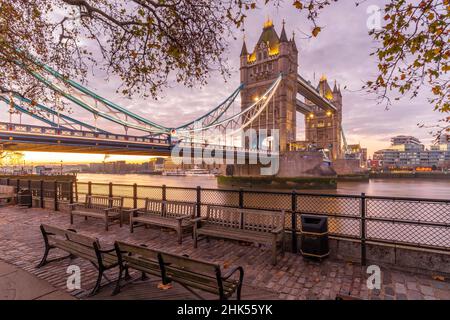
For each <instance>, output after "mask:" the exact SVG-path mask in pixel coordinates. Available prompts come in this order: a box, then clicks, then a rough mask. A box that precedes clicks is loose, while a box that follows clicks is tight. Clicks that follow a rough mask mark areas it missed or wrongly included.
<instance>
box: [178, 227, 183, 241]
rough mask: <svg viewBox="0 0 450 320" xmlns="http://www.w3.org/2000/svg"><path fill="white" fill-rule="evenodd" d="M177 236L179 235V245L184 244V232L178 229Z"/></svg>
mask: <svg viewBox="0 0 450 320" xmlns="http://www.w3.org/2000/svg"><path fill="white" fill-rule="evenodd" d="M177 234H178V244H182V243H183V230H182V229H177Z"/></svg>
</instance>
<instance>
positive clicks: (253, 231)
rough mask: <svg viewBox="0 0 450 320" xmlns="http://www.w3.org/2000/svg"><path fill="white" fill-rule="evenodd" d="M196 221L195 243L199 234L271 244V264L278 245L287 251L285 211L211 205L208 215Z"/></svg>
mask: <svg viewBox="0 0 450 320" xmlns="http://www.w3.org/2000/svg"><path fill="white" fill-rule="evenodd" d="M193 221H194V222H196V223H194V247H195V248H196V247H197V241H198V240H199V237H200V236H204V237H206V238H207V239H208V237H215V238H225V239H232V240H239V241H246V242H255V243H259V244H269V245H271V247H272V264H273V265H276V263H277V252H278V247H281V252H282V253H284V248H283V241H284V211H262V210H249V209H239V208H229V207H219V206H208V208H207V214H206V217H199V218H196V219H194V220H193Z"/></svg>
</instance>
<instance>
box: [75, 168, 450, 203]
mask: <svg viewBox="0 0 450 320" xmlns="http://www.w3.org/2000/svg"><path fill="white" fill-rule="evenodd" d="M77 178H78V181H81V182H87V181H92V182H97V183H109V182H112V183H119V184H133V183H137V184H138V185H152V186H161V185H163V184H165V185H167V186H171V187H189V188H194V187H196V186H200V187H203V188H217V182H216V178H214V177H167V176H153V175H145V174H123V175H120V174H87V173H81V174H78V176H77ZM307 192H314V193H330V194H335V193H337V194H360V193H362V192H365V193H366V194H367V195H372V196H391V197H411V198H431V199H450V180H439V179H372V180H370V181H369V182H339V183H338V189H337V190H316V191H311V190H308V191H307Z"/></svg>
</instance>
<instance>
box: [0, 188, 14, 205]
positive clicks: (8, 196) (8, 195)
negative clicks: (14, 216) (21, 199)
mask: <svg viewBox="0 0 450 320" xmlns="http://www.w3.org/2000/svg"><path fill="white" fill-rule="evenodd" d="M16 198H17V194H16V189H15V187H14V186H4V185H0V206H2V205H9V204H14V203H15V200H16Z"/></svg>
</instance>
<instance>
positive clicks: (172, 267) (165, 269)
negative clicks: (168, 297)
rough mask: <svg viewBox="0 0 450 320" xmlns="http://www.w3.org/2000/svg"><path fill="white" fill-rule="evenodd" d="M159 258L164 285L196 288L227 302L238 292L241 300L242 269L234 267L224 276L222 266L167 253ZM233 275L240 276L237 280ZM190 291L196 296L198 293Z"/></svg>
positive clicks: (161, 253)
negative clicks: (171, 283)
mask: <svg viewBox="0 0 450 320" xmlns="http://www.w3.org/2000/svg"><path fill="white" fill-rule="evenodd" d="M158 258H159V262H160V266H161V275H162V280H163V283H164V284H167V283H170V282H172V281H173V282H177V283H179V284H181V285H182V286H184V287H185V288H186V289H188V290H189V289H190V288H194V289H199V290H202V291H206V292H209V293H214V294H217V295H218V296H219V299H220V300H227V299H229V298H230V297H231V296H232V295H233V294H234V293H235V292H236V299H237V300H241V288H242V282H243V280H244V269H243V268H242V267H240V266H239V267H234V268H232V269H230V270H229V271H228V272H226V273H225V274H222V269H221V268H220V265H218V264H216V263H211V262H206V261H201V260H197V259H192V258H189V257H187V256H180V255H175V254H171V253H167V252H160V253H158ZM233 275H238V276H237V278H235V277H232V276H233ZM190 291H191V292H192V293H194V294H196V292H194V291H192V290H190ZM196 295H197V294H196ZM200 298H201V297H200Z"/></svg>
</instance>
